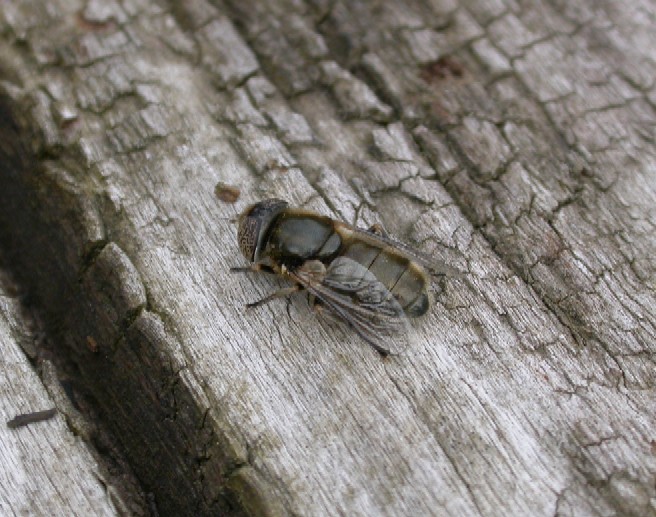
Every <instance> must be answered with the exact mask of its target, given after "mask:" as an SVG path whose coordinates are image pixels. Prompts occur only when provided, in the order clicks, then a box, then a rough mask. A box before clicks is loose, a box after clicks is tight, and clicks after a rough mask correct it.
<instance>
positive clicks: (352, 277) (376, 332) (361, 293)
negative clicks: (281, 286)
mask: <svg viewBox="0 0 656 517" xmlns="http://www.w3.org/2000/svg"><path fill="white" fill-rule="evenodd" d="M290 275H291V277H292V278H293V279H294V280H296V281H297V282H298V283H299V284H301V285H302V286H303V287H304V288H305V289H307V291H308V292H309V293H311V294H312V295H314V296H315V297H316V298H317V299H319V300H320V301H321V302H323V304H324V305H325V307H326V308H327V309H328V310H329V311H331V312H332V313H333V314H334V315H335V316H337V317H338V318H339V319H342V320H343V321H346V322H347V323H349V324H350V325H351V326H352V327H353V329H354V330H355V331H356V332H357V333H358V334H359V335H360V336H361V337H362V338H363V339H364V340H365V341H366V342H367V343H369V344H370V345H371V346H373V347H374V348H375V349H376V350H378V351H379V352H380V353H382V354H385V355H387V354H399V353H401V352H402V351H403V350H405V348H406V347H407V345H408V343H409V336H410V330H411V329H410V325H409V323H408V320H407V317H406V315H405V313H404V312H403V308H402V307H401V305H400V304H399V302H398V301H397V300H396V298H394V295H393V294H392V293H391V292H390V291H389V290H388V289H387V288H386V287H385V286H384V285H383V284H382V283H381V282H380V281H379V280H378V279H377V278H376V277H375V276H374V274H373V273H371V272H370V271H369V270H368V269H367V268H366V267H364V266H363V265H362V264H360V263H358V262H356V261H354V260H352V259H350V258H348V257H338V258H336V259H335V260H333V262H332V263H331V264H330V266H328V268H327V269H326V268H324V267H323V265H322V264H321V263H320V262H318V261H309V262H306V263H305V264H304V265H303V266H302V267H300V268H299V269H297V270H296V271H294V272H290Z"/></svg>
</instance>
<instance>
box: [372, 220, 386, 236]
mask: <svg viewBox="0 0 656 517" xmlns="http://www.w3.org/2000/svg"><path fill="white" fill-rule="evenodd" d="M367 231H368V232H369V233H373V234H374V235H380V236H381V237H387V232H386V231H385V229H384V228H383V226H382V225H381V224H380V223H376V224H372V225H371V227H370V228H369V229H368V230H367Z"/></svg>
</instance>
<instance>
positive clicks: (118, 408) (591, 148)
mask: <svg viewBox="0 0 656 517" xmlns="http://www.w3.org/2000/svg"><path fill="white" fill-rule="evenodd" d="M637 4H640V5H637ZM43 5H45V4H44V3H42V2H39V1H36V0H34V1H33V2H10V3H3V4H2V5H1V6H0V27H2V31H0V34H2V38H1V39H0V46H1V50H2V52H0V56H1V57H0V70H1V71H2V72H1V74H0V78H1V79H2V81H1V82H0V87H1V97H0V109H1V110H2V113H3V114H4V115H5V116H4V117H3V119H2V123H0V131H1V132H2V134H1V136H2V139H1V140H0V153H1V155H2V156H3V160H4V162H5V163H6V164H7V166H6V168H5V170H4V171H3V173H2V175H1V176H0V178H1V179H0V181H1V182H2V184H1V185H0V192H1V193H0V201H2V206H3V208H2V209H1V210H0V229H1V232H0V236H1V238H0V243H1V245H2V246H3V250H5V249H6V253H7V254H8V256H10V257H11V258H13V260H14V265H15V270H16V271H15V274H16V277H17V278H18V279H19V281H20V282H23V283H24V284H25V286H26V288H28V289H29V290H30V291H31V292H32V293H34V294H33V297H32V298H31V303H33V304H34V306H35V308H36V309H37V310H39V311H41V312H42V313H43V314H44V319H45V320H46V321H47V322H48V323H47V325H46V328H47V331H48V332H49V333H50V334H51V338H52V339H53V340H55V341H57V342H58V343H61V345H62V348H61V352H60V353H61V354H62V356H63V357H64V358H65V359H66V360H67V361H70V362H71V363H72V364H74V365H76V367H77V368H78V369H79V378H80V381H82V382H83V383H84V385H85V386H86V387H87V389H88V390H89V392H90V393H91V394H92V395H93V397H94V400H95V401H96V403H97V405H98V408H97V409H98V414H99V415H100V417H101V423H102V425H104V426H105V427H106V428H107V429H108V431H109V432H111V433H113V434H114V435H116V436H117V439H118V441H119V442H120V445H121V447H122V448H123V450H124V451H125V454H126V456H128V457H130V458H131V461H132V464H131V467H132V468H133V469H134V471H135V474H136V475H137V477H138V478H139V480H140V482H141V483H142V484H143V488H144V490H145V491H146V492H149V493H152V494H153V498H154V504H155V505H156V506H157V508H158V510H159V511H160V513H162V514H174V513H177V514H189V513H200V514H211V513H213V512H235V513H239V512H245V513H251V514H258V513H268V514H271V515H274V514H275V515H277V514H301V515H327V514H348V515H374V514H376V515H378V514H381V515H382V514H387V515H409V514H416V515H419V514H437V515H527V514H530V515H551V514H564V515H590V514H599V515H620V514H626V515H647V514H654V513H656V505H655V503H654V501H656V489H655V488H654V478H655V477H656V460H655V459H654V443H655V442H654V440H656V436H655V435H654V431H653V430H654V429H656V422H655V415H656V406H655V402H654V401H655V400H656V397H654V395H655V394H656V393H655V392H654V390H655V388H654V381H655V378H656V369H655V365H654V342H655V340H654V337H655V334H656V317H655V311H654V307H656V303H655V302H656V299H655V292H654V291H655V284H654V271H655V262H654V253H655V252H656V238H655V232H654V225H655V224H656V223H655V221H654V208H653V207H654V201H655V199H656V186H655V185H656V182H654V181H653V171H654V169H655V159H654V156H655V152H654V151H655V149H654V143H653V142H654V140H655V139H654V134H653V133H654V131H653V129H654V123H655V122H656V113H655V112H654V99H655V98H656V96H655V95H654V92H653V88H654V86H653V85H654V77H655V74H654V71H655V70H656V65H655V64H654V61H655V59H656V57H655V56H654V50H653V49H654V48H656V41H655V38H654V33H653V31H651V30H650V28H649V27H648V26H647V25H645V22H643V19H644V18H643V17H642V16H643V14H644V13H647V14H649V15H651V16H652V17H653V16H654V15H656V10H655V9H654V6H653V5H652V4H651V3H649V2H638V3H632V2H622V1H620V0H615V1H614V2H606V3H604V4H603V5H598V3H596V2H593V0H581V1H579V2H572V3H568V2H556V3H548V2H538V3H533V4H531V5H528V4H522V5H519V4H517V3H516V2H512V1H501V0H500V1H496V2H480V1H477V0H471V1H469V0H468V1H462V2H455V1H453V0H449V1H447V0H443V1H439V0H438V1H433V2H425V3H422V2H415V1H403V2H382V3H381V2H363V1H352V2H321V1H312V2H306V3H302V2H286V1H284V0H279V1H272V2H256V1H239V2H235V1H231V0H226V1H225V2H219V1H213V2H205V1H204V0H194V1H192V2H184V3H175V2H171V3H166V2H163V1H161V2H154V1H148V0H139V1H130V2H123V3H120V4H119V3H114V2H111V3H103V2H95V1H89V2H82V1H74V0H70V1H64V0H60V1H58V2H48V9H45V8H42V7H43ZM219 182H222V183H223V184H226V185H232V186H235V187H238V188H239V191H240V198H239V200H238V201H237V202H236V203H235V204H234V205H233V204H226V203H221V202H218V201H217V200H216V199H215V197H214V189H215V186H216V185H217V184H218V183H219ZM265 197H282V198H285V199H287V200H288V201H290V202H291V203H292V204H294V205H301V206H307V207H308V208H313V209H317V210H320V211H322V212H324V213H328V214H330V215H333V216H335V215H339V216H340V217H343V218H345V219H347V220H348V222H352V223H357V224H360V225H362V226H366V225H369V224H372V223H374V222H382V223H383V225H384V226H385V227H386V228H387V230H388V231H390V232H391V233H392V234H396V235H397V236H398V237H400V238H402V239H403V240H406V241H409V242H411V243H413V244H415V245H417V246H419V247H420V248H421V249H422V250H424V251H425V252H429V253H431V254H433V256H434V257H435V258H436V260H438V261H443V262H445V263H446V264H448V265H450V266H451V267H453V268H454V269H455V270H457V271H458V272H459V274H457V275H454V276H452V277H447V278H446V279H444V280H442V281H440V282H439V285H440V287H441V289H442V290H441V292H439V293H438V297H437V303H436V305H435V307H434V309H433V311H432V312H431V314H430V315H429V316H428V317H427V318H426V319H425V320H424V321H423V322H421V323H420V324H419V325H418V328H417V331H418V333H419V335H420V338H421V339H420V340H419V342H418V344H417V346H415V347H413V348H412V349H411V350H408V351H407V352H406V353H405V354H403V355H401V356H399V357H394V358H388V359H386V360H381V358H380V357H379V356H378V355H377V354H376V353H375V352H374V351H373V350H371V349H370V348H369V347H367V346H366V345H365V344H364V343H363V342H361V341H360V340H358V339H356V338H355V336H354V334H353V333H351V332H349V331H348V329H345V328H342V327H334V325H332V324H331V323H330V322H328V321H325V320H320V319H319V320H317V319H316V318H315V316H314V315H313V314H311V312H310V311H309V310H308V308H307V307H306V305H305V304H304V302H303V301H302V299H299V300H297V301H294V302H293V303H291V304H288V305H285V304H284V302H280V303H277V304H272V305H270V306H267V307H266V308H262V309H261V310H258V311H251V312H249V313H244V311H243V310H242V306H243V304H244V303H245V302H246V301H252V300H253V299H257V298H258V297H261V296H263V295H264V294H266V293H268V292H269V291H272V290H274V289H275V288H276V284H275V281H273V282H272V281H271V280H270V279H267V278H257V277H255V278H244V277H235V276H230V274H229V273H228V269H229V267H230V266H234V265H241V264H243V259H242V258H241V257H240V256H239V252H238V248H237V244H236V238H235V229H234V227H233V226H231V225H230V223H229V219H231V218H234V217H235V215H236V213H237V212H238V211H239V210H240V209H241V208H243V207H244V206H245V205H246V204H247V203H249V202H253V201H255V200H259V199H262V198H265ZM19 258H20V259H19ZM88 336H91V337H92V339H93V342H94V343H95V346H94V347H90V346H89V341H88ZM91 348H94V349H96V350H95V351H93V350H91Z"/></svg>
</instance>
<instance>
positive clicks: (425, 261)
mask: <svg viewBox="0 0 656 517" xmlns="http://www.w3.org/2000/svg"><path fill="white" fill-rule="evenodd" d="M339 228H340V230H341V231H342V232H344V231H346V232H351V233H353V234H355V235H357V236H358V237H357V238H358V239H359V240H363V241H365V242H369V243H371V244H372V246H374V247H384V246H389V247H390V248H394V249H396V250H399V251H400V252H402V253H403V254H405V255H406V256H407V257H408V258H409V259H411V260H413V261H414V262H416V263H417V264H420V265H421V266H422V267H423V268H424V269H425V270H426V271H427V272H428V273H430V274H431V275H435V276H443V275H446V276H453V277H456V276H459V275H461V274H462V273H461V272H460V271H459V270H458V269H457V268H455V267H453V266H450V265H448V264H445V263H444V262H442V261H438V260H436V259H435V258H434V257H431V256H430V255H427V254H426V253H423V252H421V251H419V250H417V249H415V248H413V247H412V246H409V245H407V244H406V243H405V242H401V241H398V240H396V239H395V238H394V237H390V236H389V235H387V234H384V235H381V234H378V233H374V232H372V231H370V230H364V229H362V228H357V227H355V226H352V225H350V224H348V223H344V222H340V223H339Z"/></svg>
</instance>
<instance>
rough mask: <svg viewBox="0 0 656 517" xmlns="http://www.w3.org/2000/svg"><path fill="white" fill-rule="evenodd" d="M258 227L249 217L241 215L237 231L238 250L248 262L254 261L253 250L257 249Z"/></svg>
mask: <svg viewBox="0 0 656 517" xmlns="http://www.w3.org/2000/svg"><path fill="white" fill-rule="evenodd" d="M258 227H259V222H258V220H257V219H255V218H253V217H249V216H248V215H247V214H246V213H244V214H242V216H241V217H240V218H239V230H237V240H238V242H239V250H240V251H241V253H242V255H244V257H246V259H247V260H248V261H250V262H253V261H254V260H255V250H256V248H257V241H258V237H259V235H258V234H259V232H258Z"/></svg>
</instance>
